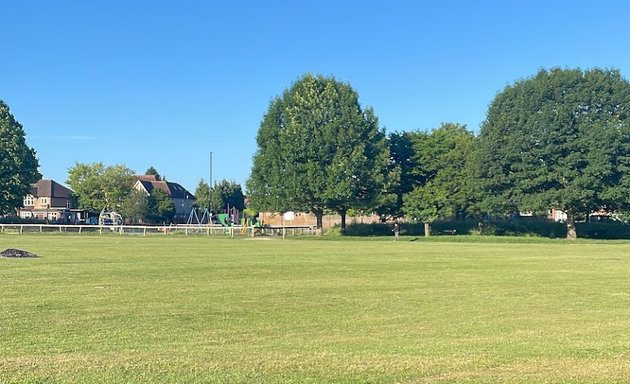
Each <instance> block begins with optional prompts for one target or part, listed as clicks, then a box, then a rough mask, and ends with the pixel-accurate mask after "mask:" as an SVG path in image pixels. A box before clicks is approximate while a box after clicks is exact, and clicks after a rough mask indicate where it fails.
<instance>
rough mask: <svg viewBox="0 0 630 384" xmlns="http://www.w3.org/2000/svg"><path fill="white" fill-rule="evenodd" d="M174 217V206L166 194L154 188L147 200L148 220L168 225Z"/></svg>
mask: <svg viewBox="0 0 630 384" xmlns="http://www.w3.org/2000/svg"><path fill="white" fill-rule="evenodd" d="M173 216H175V205H174V204H173V200H172V199H171V198H170V197H169V196H168V194H167V193H166V192H164V191H163V190H161V189H159V188H154V189H153V191H151V194H150V195H149V198H148V219H149V220H150V221H152V222H153V223H170V222H172V221H173Z"/></svg>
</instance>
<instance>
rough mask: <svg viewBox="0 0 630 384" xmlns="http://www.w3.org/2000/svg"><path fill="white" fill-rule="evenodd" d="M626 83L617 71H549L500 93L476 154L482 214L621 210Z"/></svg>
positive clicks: (629, 145)
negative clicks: (483, 193) (483, 211)
mask: <svg viewBox="0 0 630 384" xmlns="http://www.w3.org/2000/svg"><path fill="white" fill-rule="evenodd" d="M629 112H630V83H628V81H627V80H625V79H624V78H622V77H621V75H620V73H619V72H618V71H616V70H602V69H592V70H587V71H582V70H579V69H557V68H556V69H551V70H541V71H540V72H538V74H537V75H536V76H534V77H532V78H529V79H525V80H521V81H518V82H516V83H515V84H514V85H511V86H508V87H506V88H505V89H504V90H503V91H502V92H501V93H499V94H498V95H497V96H496V97H495V99H494V100H493V102H492V104H491V105H490V107H489V110H488V115H487V118H486V120H485V121H484V123H483V124H482V127H481V131H480V142H479V146H478V151H476V164H477V169H478V170H479V175H478V176H479V180H480V185H481V188H482V190H483V191H484V192H486V193H485V196H484V199H483V201H482V206H483V207H484V209H485V210H486V211H488V212H492V213H502V214H505V213H508V212H519V211H521V212H523V211H530V212H540V213H543V212H547V210H549V209H550V208H557V209H561V210H563V211H564V212H566V214H567V221H566V223H567V238H570V239H574V238H576V237H577V234H576V231H575V216H576V214H584V215H587V214H588V213H589V212H590V211H593V210H598V209H600V208H604V207H605V208H608V209H624V208H627V207H628V203H629V201H628V200H629V196H630V180H629V178H630V173H629V172H628V171H630V121H629V116H630V115H629Z"/></svg>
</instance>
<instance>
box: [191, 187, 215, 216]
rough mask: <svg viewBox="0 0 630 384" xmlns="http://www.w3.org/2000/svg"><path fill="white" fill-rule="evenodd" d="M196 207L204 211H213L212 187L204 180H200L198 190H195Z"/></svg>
mask: <svg viewBox="0 0 630 384" xmlns="http://www.w3.org/2000/svg"><path fill="white" fill-rule="evenodd" d="M195 197H196V198H197V200H195V204H194V205H195V207H196V208H198V209H200V210H202V211H204V210H205V209H206V208H207V209H208V210H212V209H211V207H212V191H211V189H210V185H208V183H206V181H205V180H204V179H201V180H199V184H197V188H196V189H195Z"/></svg>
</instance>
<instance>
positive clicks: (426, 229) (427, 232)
mask: <svg viewBox="0 0 630 384" xmlns="http://www.w3.org/2000/svg"><path fill="white" fill-rule="evenodd" d="M429 236H431V223H424V237H429Z"/></svg>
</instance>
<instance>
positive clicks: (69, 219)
mask: <svg viewBox="0 0 630 384" xmlns="http://www.w3.org/2000/svg"><path fill="white" fill-rule="evenodd" d="M17 215H18V216H19V217H21V218H23V219H34V220H41V221H46V222H53V223H62V224H79V223H84V222H85V219H86V217H87V213H86V212H85V211H84V210H80V209H75V207H74V206H73V199H72V190H70V189H69V188H66V187H65V186H63V185H61V184H59V183H58V182H56V181H54V180H46V179H41V180H39V181H38V182H37V183H35V184H33V185H32V186H31V191H30V193H28V194H27V195H26V196H24V200H23V202H22V208H20V209H18V210H17Z"/></svg>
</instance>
